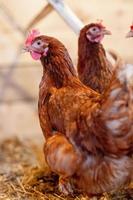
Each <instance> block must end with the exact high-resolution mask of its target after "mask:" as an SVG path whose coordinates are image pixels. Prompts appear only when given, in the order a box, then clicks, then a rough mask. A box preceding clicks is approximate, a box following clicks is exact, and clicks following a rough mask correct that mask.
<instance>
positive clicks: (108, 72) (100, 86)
mask: <svg viewBox="0 0 133 200" xmlns="http://www.w3.org/2000/svg"><path fill="white" fill-rule="evenodd" d="M110 34H111V32H110V31H108V30H107V29H106V28H105V27H104V26H103V25H102V24H101V23H91V24H88V25H86V26H85V27H84V28H83V29H82V30H81V31H80V36H79V40H78V65H77V70H78V75H79V79H80V80H81V81H82V82H83V83H84V84H85V85H87V86H89V87H91V88H92V89H93V90H95V91H97V92H99V93H102V92H104V91H105V90H106V89H107V87H108V85H109V84H110V80H111V78H112V72H113V66H112V64H111V63H110V62H109V60H108V59H107V56H106V52H105V50H104V48H103V45H102V44H101V41H102V39H103V38H104V36H105V35H110Z"/></svg>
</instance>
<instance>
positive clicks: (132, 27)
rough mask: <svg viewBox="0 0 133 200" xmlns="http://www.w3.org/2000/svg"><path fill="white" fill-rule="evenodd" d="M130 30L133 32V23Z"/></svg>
mask: <svg viewBox="0 0 133 200" xmlns="http://www.w3.org/2000/svg"><path fill="white" fill-rule="evenodd" d="M130 29H131V31H133V23H132V25H131V26H130Z"/></svg>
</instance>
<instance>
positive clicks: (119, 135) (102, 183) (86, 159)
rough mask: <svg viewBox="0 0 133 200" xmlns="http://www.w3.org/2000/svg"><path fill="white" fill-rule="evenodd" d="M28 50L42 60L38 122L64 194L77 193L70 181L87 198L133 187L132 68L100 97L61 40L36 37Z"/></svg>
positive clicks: (121, 72)
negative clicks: (79, 72) (81, 76)
mask: <svg viewBox="0 0 133 200" xmlns="http://www.w3.org/2000/svg"><path fill="white" fill-rule="evenodd" d="M46 48H47V54H45V56H44V51H45V49H46ZM28 51H30V52H32V53H33V51H35V52H37V53H39V54H40V55H41V62H42V65H43V77H42V80H41V83H40V89H39V90H40V91H39V118H40V125H41V127H42V130H43V133H44V136H45V138H46V143H45V146H44V154H45V158H46V161H47V163H48V165H49V167H50V168H51V170H52V171H54V172H56V173H57V174H59V176H60V178H59V189H60V191H61V192H63V193H64V194H69V193H72V187H71V182H70V180H71V178H73V179H75V180H76V183H77V187H79V188H80V189H82V191H83V192H85V193H86V194H88V195H98V194H101V193H103V192H105V191H110V190H112V189H114V188H119V187H121V186H123V185H125V184H127V183H129V182H130V181H131V179H132V177H131V176H132V171H133V161H132V159H131V157H130V154H131V153H132V152H133V102H132V92H133V83H132V82H131V76H132V75H133V69H132V68H130V67H127V68H124V67H121V68H120V69H119V68H118V70H117V71H116V73H115V75H114V78H113V81H112V84H111V87H110V89H108V91H107V92H106V93H105V94H104V95H99V94H98V93H97V92H95V91H93V90H92V89H91V88H89V87H86V86H85V85H83V83H81V81H80V80H79V79H78V78H77V76H76V73H75V70H74V67H73V64H72V61H71V59H70V56H69V54H68V52H67V50H66V49H65V47H64V45H63V44H62V43H61V42H59V41H58V40H57V39H54V38H51V37H48V36H39V37H36V38H35V39H34V40H33V41H32V43H31V45H30V46H29V47H28ZM129 71H130V73H128V72H129Z"/></svg>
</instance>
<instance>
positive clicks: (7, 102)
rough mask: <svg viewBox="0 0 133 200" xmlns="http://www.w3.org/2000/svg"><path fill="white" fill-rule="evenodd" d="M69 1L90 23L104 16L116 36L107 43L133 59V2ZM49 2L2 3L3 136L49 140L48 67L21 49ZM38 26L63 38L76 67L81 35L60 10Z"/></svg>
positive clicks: (5, 0)
mask: <svg viewBox="0 0 133 200" xmlns="http://www.w3.org/2000/svg"><path fill="white" fill-rule="evenodd" d="M64 1H65V3H67V5H68V6H69V7H70V8H71V9H72V10H73V11H74V12H75V14H76V15H77V16H78V17H79V18H80V19H81V20H82V22H83V23H84V24H87V23H90V22H95V21H96V20H97V19H102V20H103V21H104V25H105V26H106V27H107V28H108V29H109V30H111V32H112V36H108V37H106V38H105V39H104V41H103V44H104V46H105V47H106V48H107V49H114V50H116V51H117V52H118V53H119V54H120V55H121V56H122V57H123V58H124V59H126V61H127V62H132V63H133V40H132V39H125V34H126V33H127V32H128V31H129V26H130V25H131V23H132V21H133V0H111V1H107V0H82V1H79V0H64ZM46 4H47V1H45V0H28V1H27V0H23V1H18V0H1V1H0V139H3V138H5V137H11V136H13V135H17V136H18V137H25V138H31V137H32V138H33V137H34V138H35V139H36V140H38V139H39V140H40V139H42V138H43V137H42V133H41V129H40V126H39V120H38V115H37V99H38V85H39V82H40V79H41V76H42V67H41V64H40V63H39V62H35V61H33V60H32V59H31V57H30V55H29V54H23V53H21V49H22V46H23V44H24V40H25V35H24V32H25V28H26V27H27V26H28V24H29V23H30V22H31V21H32V20H33V19H34V18H35V16H36V15H37V14H38V13H39V12H40V11H41V10H42V8H43V7H44V6H45V5H46ZM34 28H38V29H39V30H40V31H41V32H42V33H44V34H46V35H50V36H54V37H57V38H58V39H59V40H61V41H62V42H63V43H64V44H65V46H66V47H67V48H68V50H69V53H70V55H71V57H72V59H73V62H74V64H75V66H76V63H77V40H78V35H76V34H75V33H74V32H73V30H72V29H71V28H70V27H69V26H68V25H67V24H66V23H65V22H64V21H63V20H62V18H61V17H60V16H59V15H58V14H57V12H56V11H52V12H51V13H50V14H49V15H48V16H46V17H45V18H44V19H42V20H41V21H39V22H38V23H37V24H36V25H35V26H34Z"/></svg>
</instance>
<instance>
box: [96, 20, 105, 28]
mask: <svg viewBox="0 0 133 200" xmlns="http://www.w3.org/2000/svg"><path fill="white" fill-rule="evenodd" d="M97 23H98V25H99V26H101V27H103V28H105V26H103V24H102V23H103V20H102V19H97Z"/></svg>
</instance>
